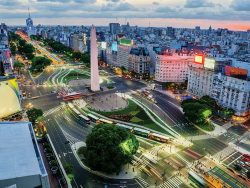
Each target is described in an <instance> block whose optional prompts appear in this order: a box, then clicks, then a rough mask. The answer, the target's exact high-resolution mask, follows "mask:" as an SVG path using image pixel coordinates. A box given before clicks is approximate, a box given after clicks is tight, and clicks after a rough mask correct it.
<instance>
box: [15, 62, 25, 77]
mask: <svg viewBox="0 0 250 188" xmlns="http://www.w3.org/2000/svg"><path fill="white" fill-rule="evenodd" d="M13 66H14V69H16V70H17V72H18V74H19V73H20V70H21V69H22V68H23V67H24V64H23V63H21V62H20V61H15V62H14V65H13Z"/></svg>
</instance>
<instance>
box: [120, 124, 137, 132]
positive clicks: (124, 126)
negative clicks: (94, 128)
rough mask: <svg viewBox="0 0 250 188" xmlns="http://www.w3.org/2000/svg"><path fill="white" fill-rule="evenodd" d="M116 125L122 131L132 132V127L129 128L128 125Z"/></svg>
mask: <svg viewBox="0 0 250 188" xmlns="http://www.w3.org/2000/svg"><path fill="white" fill-rule="evenodd" d="M116 125H117V126H118V127H121V128H123V129H127V130H129V131H130V132H133V127H130V126H128V125H124V124H121V123H117V124H116Z"/></svg>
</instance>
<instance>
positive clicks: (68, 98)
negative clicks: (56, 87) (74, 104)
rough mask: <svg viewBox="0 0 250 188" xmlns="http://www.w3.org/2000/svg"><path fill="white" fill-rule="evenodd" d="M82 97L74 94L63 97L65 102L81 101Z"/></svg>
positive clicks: (79, 94)
mask: <svg viewBox="0 0 250 188" xmlns="http://www.w3.org/2000/svg"><path fill="white" fill-rule="evenodd" d="M81 97H82V95H81V93H77V92H73V93H69V94H67V95H64V96H63V101H70V100H75V99H80V98H81Z"/></svg>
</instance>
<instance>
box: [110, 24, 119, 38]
mask: <svg viewBox="0 0 250 188" xmlns="http://www.w3.org/2000/svg"><path fill="white" fill-rule="evenodd" d="M109 31H110V33H111V34H112V35H115V34H118V33H119V32H120V31H121V28H120V24H119V23H110V24H109Z"/></svg>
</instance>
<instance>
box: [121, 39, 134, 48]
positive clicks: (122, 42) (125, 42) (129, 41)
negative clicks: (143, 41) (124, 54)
mask: <svg viewBox="0 0 250 188" xmlns="http://www.w3.org/2000/svg"><path fill="white" fill-rule="evenodd" d="M120 44H121V45H125V46H132V45H133V41H132V40H130V39H125V38H123V39H121V40H120Z"/></svg>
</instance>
